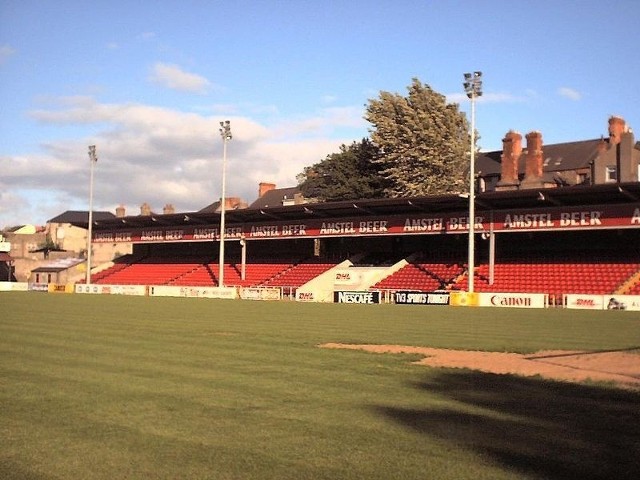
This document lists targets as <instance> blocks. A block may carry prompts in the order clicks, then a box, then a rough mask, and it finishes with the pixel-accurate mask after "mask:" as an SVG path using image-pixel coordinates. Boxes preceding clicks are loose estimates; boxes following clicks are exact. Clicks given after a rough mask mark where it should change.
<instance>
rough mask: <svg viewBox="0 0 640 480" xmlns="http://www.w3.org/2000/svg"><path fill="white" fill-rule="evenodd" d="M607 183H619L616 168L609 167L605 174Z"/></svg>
mask: <svg viewBox="0 0 640 480" xmlns="http://www.w3.org/2000/svg"><path fill="white" fill-rule="evenodd" d="M604 181H605V182H617V181H618V169H616V167H615V166H613V165H609V166H608V167H607V169H606V172H605V177H604Z"/></svg>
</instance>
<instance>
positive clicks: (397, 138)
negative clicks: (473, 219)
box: [298, 78, 470, 200]
mask: <svg viewBox="0 0 640 480" xmlns="http://www.w3.org/2000/svg"><path fill="white" fill-rule="evenodd" d="M364 118H365V119H366V120H367V121H368V122H369V123H370V124H371V125H372V128H371V129H370V133H371V139H370V140H369V139H363V140H362V141H361V142H360V143H357V142H354V143H353V144H351V145H349V146H346V145H344V144H343V145H342V146H341V147H340V151H339V152H338V153H332V154H329V155H327V157H326V158H325V159H324V160H322V161H321V162H319V163H316V164H315V165H312V166H311V167H306V168H305V169H304V171H303V172H302V173H301V174H300V175H298V182H299V187H300V189H301V191H302V193H303V195H304V196H305V197H307V198H311V197H313V198H320V199H323V200H348V199H355V198H381V197H387V198H393V197H405V196H420V195H435V194H445V193H459V192H462V191H466V189H467V186H468V184H469V178H468V174H469V142H470V135H469V134H470V131H469V124H468V122H467V119H466V117H465V115H464V114H462V113H461V112H460V110H459V106H458V105H457V104H455V103H447V101H446V98H445V96H444V95H442V94H440V93H437V92H435V91H434V90H433V89H432V88H431V87H430V86H428V85H426V84H422V83H421V82H420V81H419V80H418V79H416V78H414V79H413V81H412V84H411V85H410V86H409V87H408V95H407V96H406V97H404V96H402V95H400V94H398V93H390V92H385V91H381V92H380V95H379V97H378V98H376V99H370V100H369V104H368V105H367V107H366V113H365V116H364Z"/></svg>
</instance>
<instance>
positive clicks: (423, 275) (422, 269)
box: [373, 263, 462, 292]
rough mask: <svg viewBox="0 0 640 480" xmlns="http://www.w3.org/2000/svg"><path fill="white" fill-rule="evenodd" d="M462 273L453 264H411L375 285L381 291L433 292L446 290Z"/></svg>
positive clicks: (460, 269) (456, 265) (460, 268)
mask: <svg viewBox="0 0 640 480" xmlns="http://www.w3.org/2000/svg"><path fill="white" fill-rule="evenodd" d="M461 273H462V267H461V266H460V265H458V264H452V263H410V264H408V265H406V266H405V267H403V268H401V269H400V270H398V271H397V272H395V273H393V274H391V275H389V276H388V277H386V278H385V279H383V280H381V281H380V282H378V283H377V284H376V285H374V287H373V288H377V289H381V290H416V291H421V292H432V291H434V290H440V289H444V288H445V287H446V286H447V284H449V283H451V282H452V281H453V280H454V279H455V278H456V277H458V276H459V275H460V274H461Z"/></svg>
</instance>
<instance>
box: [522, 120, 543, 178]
mask: <svg viewBox="0 0 640 480" xmlns="http://www.w3.org/2000/svg"><path fill="white" fill-rule="evenodd" d="M542 162H543V158H542V133H540V132H530V133H527V157H526V160H525V172H524V175H525V178H532V179H533V178H540V177H542Z"/></svg>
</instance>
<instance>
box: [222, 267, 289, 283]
mask: <svg viewBox="0 0 640 480" xmlns="http://www.w3.org/2000/svg"><path fill="white" fill-rule="evenodd" d="M291 266H292V263H288V262H283V263H247V264H246V265H245V279H244V280H242V265H241V264H226V265H225V266H224V283H225V285H227V286H231V285H232V286H241V287H252V286H258V285H261V284H263V283H264V282H266V281H268V280H269V279H270V278H272V277H274V276H276V275H278V274H279V273H281V272H283V271H286V270H287V269H289V268H291ZM211 269H212V270H213V271H214V272H216V273H217V272H218V265H217V264H216V265H215V266H213V265H211Z"/></svg>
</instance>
